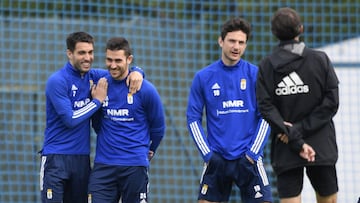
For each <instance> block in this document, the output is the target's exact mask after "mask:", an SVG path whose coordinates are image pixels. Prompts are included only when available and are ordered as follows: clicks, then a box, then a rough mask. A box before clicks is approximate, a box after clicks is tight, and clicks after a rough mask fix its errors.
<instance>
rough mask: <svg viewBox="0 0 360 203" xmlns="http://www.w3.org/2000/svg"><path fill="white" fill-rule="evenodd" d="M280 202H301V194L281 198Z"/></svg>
mask: <svg viewBox="0 0 360 203" xmlns="http://www.w3.org/2000/svg"><path fill="white" fill-rule="evenodd" d="M280 203H301V196H300V195H298V196H296V197H290V198H281V199H280Z"/></svg>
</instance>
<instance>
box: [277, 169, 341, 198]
mask: <svg viewBox="0 0 360 203" xmlns="http://www.w3.org/2000/svg"><path fill="white" fill-rule="evenodd" d="M306 175H307V176H308V178H309V180H310V183H311V185H312V186H313V188H314V190H315V191H316V192H317V193H319V195H321V196H329V195H332V194H334V193H336V192H337V191H338V190H339V188H338V181H337V175H336V168H335V166H306ZM303 182H304V167H298V168H294V169H291V170H288V171H286V172H283V173H281V174H279V175H278V176H277V187H278V192H279V197H280V198H290V197H296V196H298V195H299V194H300V193H301V191H302V188H303Z"/></svg>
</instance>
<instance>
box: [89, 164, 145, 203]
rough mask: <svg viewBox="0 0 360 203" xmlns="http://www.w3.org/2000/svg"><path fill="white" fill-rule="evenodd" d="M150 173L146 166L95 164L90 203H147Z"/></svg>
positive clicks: (90, 187)
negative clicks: (120, 202)
mask: <svg viewBox="0 0 360 203" xmlns="http://www.w3.org/2000/svg"><path fill="white" fill-rule="evenodd" d="M148 183H149V179H148V171H147V168H146V167H144V166H111V165H105V164H98V163H95V164H94V168H93V170H92V172H91V174H90V180H89V195H88V198H89V202H93V203H118V202H119V199H120V198H121V201H122V203H140V202H147V195H148Z"/></svg>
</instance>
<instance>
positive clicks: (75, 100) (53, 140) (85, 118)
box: [40, 32, 143, 203]
mask: <svg viewBox="0 0 360 203" xmlns="http://www.w3.org/2000/svg"><path fill="white" fill-rule="evenodd" d="M66 45H67V51H66V55H67V57H68V62H67V63H66V64H65V65H64V67H62V68H61V69H60V70H58V71H56V72H55V73H53V74H52V75H51V76H50V77H49V78H48V80H47V84H46V90H45V94H46V128H45V137H44V144H43V148H42V150H41V151H40V153H41V167H40V190H41V199H42V202H52V203H54V202H58V203H60V202H63V203H74V202H76V203H85V202H87V185H88V178H89V177H88V176H89V173H90V157H89V156H90V117H91V116H92V115H93V114H94V113H95V112H96V111H97V110H98V109H100V107H101V104H102V102H103V101H104V100H105V98H106V95H107V81H106V79H105V78H102V77H103V76H105V75H106V74H107V71H106V70H102V69H91V65H92V62H93V60H94V38H93V37H92V36H91V35H90V34H88V33H85V32H74V33H71V34H69V35H68V37H67V39H66ZM137 71H139V72H140V73H138V72H134V73H132V80H131V86H133V87H132V88H131V89H132V90H134V91H136V90H137V89H139V88H140V86H141V83H142V78H143V75H142V74H143V72H142V70H141V69H137ZM95 82H96V83H97V84H96V85H95ZM134 85H135V87H134Z"/></svg>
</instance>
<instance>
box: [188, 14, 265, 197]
mask: <svg viewBox="0 0 360 203" xmlns="http://www.w3.org/2000/svg"><path fill="white" fill-rule="evenodd" d="M250 31H251V26H250V24H249V23H248V22H247V21H246V20H244V19H242V18H238V17H236V18H232V19H230V20H228V21H227V22H225V23H224V24H223V25H222V28H221V34H220V36H219V38H218V44H219V46H220V47H221V50H222V53H221V59H219V60H217V61H215V62H213V63H212V64H210V65H208V66H207V67H205V68H203V69H201V70H200V71H198V72H197V73H196V74H195V76H194V79H193V82H192V85H191V89H190V94H189V101H188V107H187V124H188V129H189V132H190V134H191V136H192V138H193V140H194V141H195V144H196V146H197V148H198V150H199V152H200V153H201V155H202V158H203V160H204V162H205V164H204V171H203V175H202V177H201V182H200V188H199V196H198V200H199V203H205V202H225V201H228V200H229V196H230V193H231V189H232V184H233V183H235V184H236V185H237V186H238V187H239V188H240V191H241V199H242V201H243V202H246V203H255V202H271V201H272V195H271V186H270V184H269V181H268V178H267V174H266V172H265V169H264V166H263V163H262V156H263V148H264V146H265V143H266V141H267V138H268V136H269V134H270V128H269V124H268V123H267V122H266V121H265V120H263V119H262V118H261V116H260V113H259V112H258V109H257V103H256V100H255V99H256V98H255V83H256V75H257V71H258V70H257V67H256V66H255V65H253V64H251V63H249V62H248V61H245V60H243V59H241V56H242V55H243V54H244V52H245V49H246V45H247V41H248V38H249V36H250ZM204 108H206V121H207V123H206V124H207V134H205V130H204V128H203V127H202V114H203V110H204Z"/></svg>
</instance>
